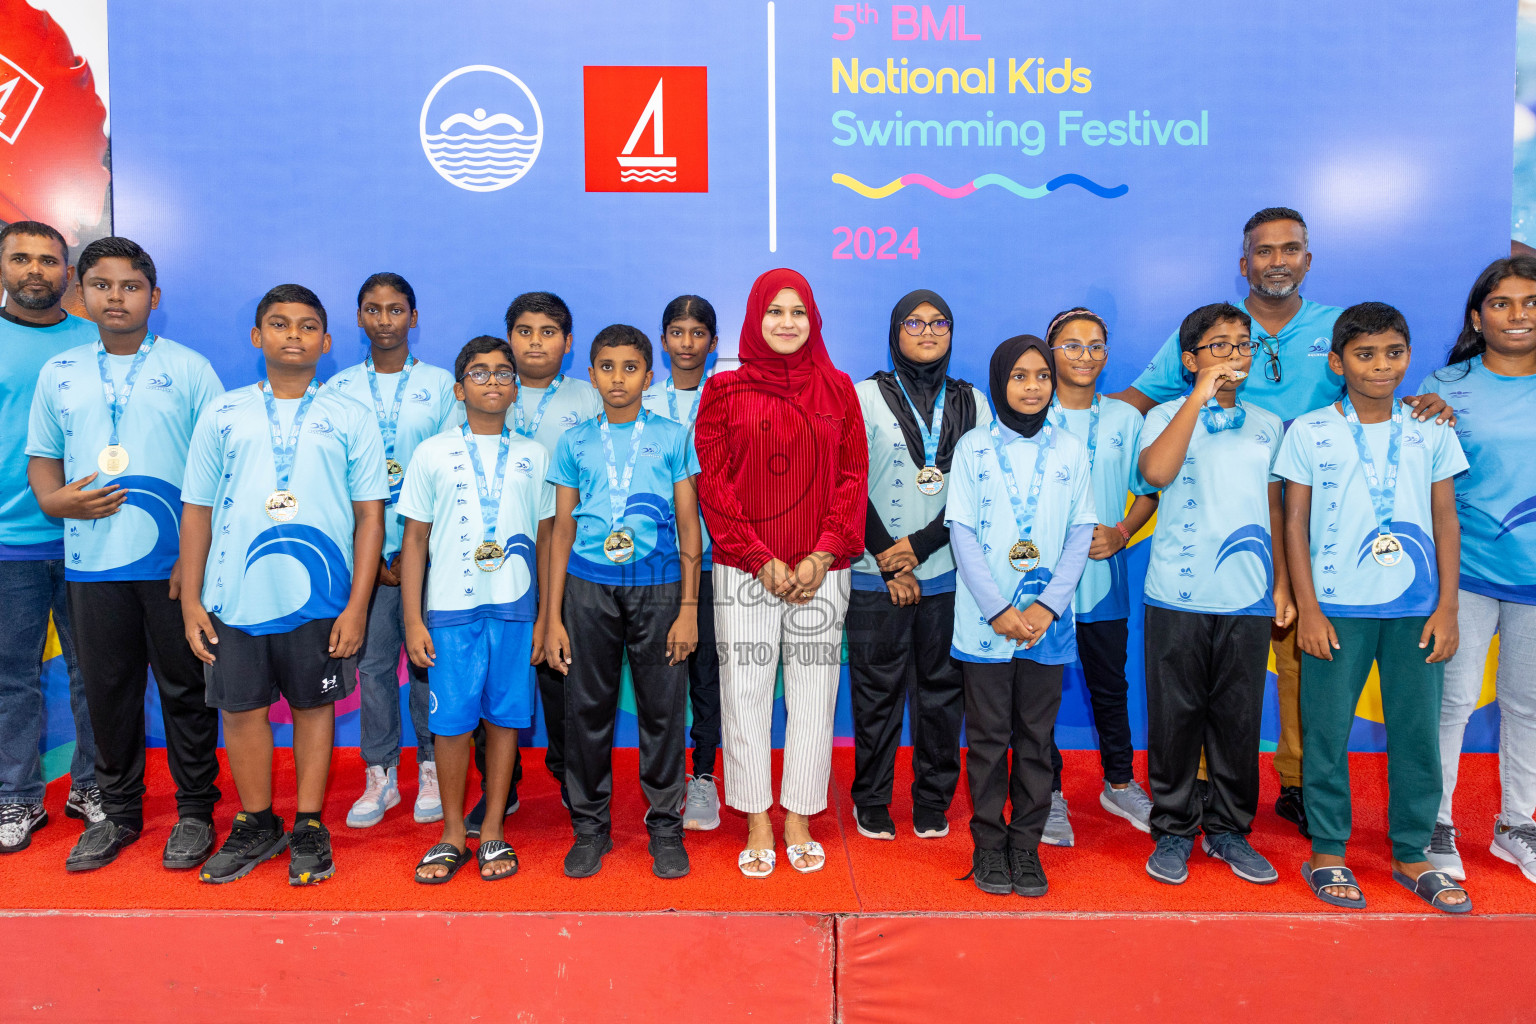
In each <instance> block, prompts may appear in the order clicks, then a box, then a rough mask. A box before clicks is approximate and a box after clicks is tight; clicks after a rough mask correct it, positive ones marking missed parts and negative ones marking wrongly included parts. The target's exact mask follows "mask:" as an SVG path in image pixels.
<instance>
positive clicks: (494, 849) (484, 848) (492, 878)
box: [475, 839, 517, 882]
mask: <svg viewBox="0 0 1536 1024" xmlns="http://www.w3.org/2000/svg"><path fill="white" fill-rule="evenodd" d="M475 860H477V861H478V862H479V863H480V878H481V880H482V881H486V882H499V881H501V880H502V879H503V878H511V877H512V876H513V875H515V874H517V854H516V853H515V852H514V851H513V849H512V847H511V846H509V845H508V844H506V843H504V842H502V841H501V840H500V839H487V840H485V842H483V843H481V844H480V846H479V848H478V849H476V850H475ZM499 860H511V861H512V870H511V871H503V872H501V873H500V874H495V875H488V874H486V873H485V869H486V868H488V867H490V866H491V865H492V864H494V863H496V862H497V861H499Z"/></svg>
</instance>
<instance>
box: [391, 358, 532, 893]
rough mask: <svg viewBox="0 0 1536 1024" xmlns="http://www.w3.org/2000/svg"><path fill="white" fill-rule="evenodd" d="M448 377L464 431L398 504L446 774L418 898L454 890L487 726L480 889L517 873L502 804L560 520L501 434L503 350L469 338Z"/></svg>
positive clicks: (420, 466)
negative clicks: (472, 768) (425, 888)
mask: <svg viewBox="0 0 1536 1024" xmlns="http://www.w3.org/2000/svg"><path fill="white" fill-rule="evenodd" d="M454 375H455V377H456V378H457V383H456V385H455V391H454V393H455V395H456V396H457V397H458V398H459V399H461V400H462V401H463V402H464V408H465V412H466V416H467V419H466V422H465V423H464V425H463V426H462V427H460V428H457V429H451V430H447V431H445V432H443V433H441V434H438V435H437V436H436V437H431V438H428V439H427V440H426V441H423V442H422V444H421V446H420V447H419V448H418V449H417V450H416V460H415V461H414V462H413V463H412V464H411V467H410V469H409V470H407V472H406V480H405V490H404V492H403V493H402V495H401V498H400V514H401V515H402V516H403V517H404V518H405V536H404V549H403V551H402V556H401V585H402V587H403V588H404V589H403V591H402V593H403V595H404V603H405V630H406V649H407V652H408V653H409V654H410V657H411V661H412V662H413V663H415V664H416V665H418V666H419V667H421V668H423V669H427V668H430V669H431V670H432V674H431V693H432V711H431V720H430V723H429V725H430V728H431V730H432V732H433V734H434V735H435V736H436V737H437V744H438V750H437V756H438V761H439V764H440V765H441V769H442V774H441V775H439V777H438V778H439V784H440V785H441V787H442V793H443V833H442V838H441V840H440V841H439V842H438V843H437V844H436V845H435V846H433V847H432V848H431V849H430V850H428V851H427V853H426V855H425V856H423V857H422V859H421V862H420V864H418V865H417V868H416V881H418V882H420V883H422V884H423V885H440V884H442V883H444V882H446V881H448V880H449V879H450V878H452V877H453V876H454V874H455V873H457V871H458V869H459V866H460V865H461V864H462V863H463V860H464V858H465V855H466V851H467V843H468V832H467V831H466V829H465V825H464V789H465V778H466V775H467V774H468V771H469V762H470V757H471V753H472V750H473V747H474V739H473V733H474V731H475V729H476V727H477V726H479V725H480V724H481V723H482V722H483V723H484V728H485V747H486V774H487V776H488V781H487V783H486V787H485V794H486V804H487V807H486V812H487V813H486V816H485V819H484V821H483V823H482V825H481V832H480V845H479V849H478V850H476V860H477V861H478V863H479V867H480V876H481V877H482V878H484V879H486V880H488V881H495V880H497V879H503V878H506V877H507V876H509V875H511V874H512V873H513V872H515V871H516V870H517V865H518V862H517V854H516V853H514V852H513V850H512V847H511V846H510V845H509V844H508V843H507V842H506V838H505V835H504V832H503V825H502V819H503V817H504V816H505V811H506V808H505V807H504V805H503V803H502V801H503V800H504V799H505V794H506V792H507V789H508V787H509V786H510V785H511V781H512V763H513V760H514V758H515V756H516V751H517V730H518V729H526V728H528V727H529V726H531V725H532V724H533V691H534V675H533V666H534V664H536V663H537V662H538V661H541V660H542V659H543V632H544V621H543V615H542V608H541V606H540V604H539V598H540V595H541V594H542V593H543V592H544V590H545V589H546V588H545V587H541V586H540V583H541V580H540V578H539V577H540V574H541V571H542V572H547V571H548V566H549V551H548V549H549V537H550V524H551V523H552V522H553V519H554V514H555V489H554V487H553V486H552V485H551V484H549V483H548V482H547V481H546V480H545V476H546V474H547V472H548V468H549V455H548V453H547V452H545V451H544V448H543V447H542V446H541V445H539V444H538V443H537V442H535V441H531V440H529V439H527V438H525V437H519V436H518V435H517V434H515V433H513V432H512V431H511V429H510V427H509V425H508V424H507V410H508V408H509V407H510V406H511V405H512V402H513V400H514V397H515V395H516V390H517V384H516V382H515V376H516V373H515V370H514V369H513V364H512V350H511V348H509V347H508V345H507V343H506V342H505V341H503V340H501V339H500V338H491V337H479V338H475V339H473V340H472V341H470V342H469V343H468V344H467V345H465V346H464V348H463V350H462V351H461V352H460V353H459V356H458V358H457V359H456V360H455V362H454ZM429 555H430V560H431V562H432V565H433V569H432V573H431V575H430V576H428V575H427V562H428V556H429ZM423 581H425V582H426V591H427V593H426V602H425V604H426V613H425V615H423V613H422V603H423V602H422V598H421V592H422V584H423Z"/></svg>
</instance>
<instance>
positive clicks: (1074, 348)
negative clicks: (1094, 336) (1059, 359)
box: [1051, 341, 1109, 362]
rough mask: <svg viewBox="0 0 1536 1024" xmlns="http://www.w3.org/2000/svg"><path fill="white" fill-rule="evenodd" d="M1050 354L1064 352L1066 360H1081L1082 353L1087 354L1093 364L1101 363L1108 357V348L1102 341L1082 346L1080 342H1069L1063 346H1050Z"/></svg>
mask: <svg viewBox="0 0 1536 1024" xmlns="http://www.w3.org/2000/svg"><path fill="white" fill-rule="evenodd" d="M1051 351H1052V352H1065V353H1066V354H1067V358H1068V359H1081V358H1083V353H1084V352H1087V353H1088V358H1089V359H1092V360H1094V361H1095V362H1103V361H1104V360H1105V359H1107V358H1108V357H1109V346H1108V345H1106V344H1104V343H1103V342H1102V341H1096V342H1094V343H1093V344H1092V345H1084V344H1083V343H1082V342H1080V341H1069V342H1067V343H1066V344H1065V345H1052V346H1051Z"/></svg>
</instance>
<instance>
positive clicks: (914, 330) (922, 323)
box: [901, 316, 954, 338]
mask: <svg viewBox="0 0 1536 1024" xmlns="http://www.w3.org/2000/svg"><path fill="white" fill-rule="evenodd" d="M953 324H954V321H953V320H943V319H940V320H919V319H918V318H917V317H915V316H914V317H912V318H911V319H910V320H903V321H902V322H901V326H902V327H904V328H905V329H906V331H907V333H908V334H910V335H912V337H914V338H920V337H922V335H923V332H924V331H926V330H928V329H929V328H932V329H933V335H934V337H936V338H942V337H944V335H946V334H948V333H949V329H950V327H951V326H953Z"/></svg>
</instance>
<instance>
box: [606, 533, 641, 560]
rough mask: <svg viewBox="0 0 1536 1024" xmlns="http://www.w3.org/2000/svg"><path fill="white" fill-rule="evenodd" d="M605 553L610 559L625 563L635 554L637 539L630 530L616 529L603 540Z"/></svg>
mask: <svg viewBox="0 0 1536 1024" xmlns="http://www.w3.org/2000/svg"><path fill="white" fill-rule="evenodd" d="M603 554H605V555H607V556H608V561H610V562H613V563H615V564H618V565H623V564H624V563H625V562H627V561H629V560H630V559H631V558H633V557H634V556H635V541H634V538H632V537H631V536H630V535H629V531H628V530H614V531H613V532H612V533H610V534H609V535H608V536H607V538H606V539H605V540H604V541H603Z"/></svg>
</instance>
